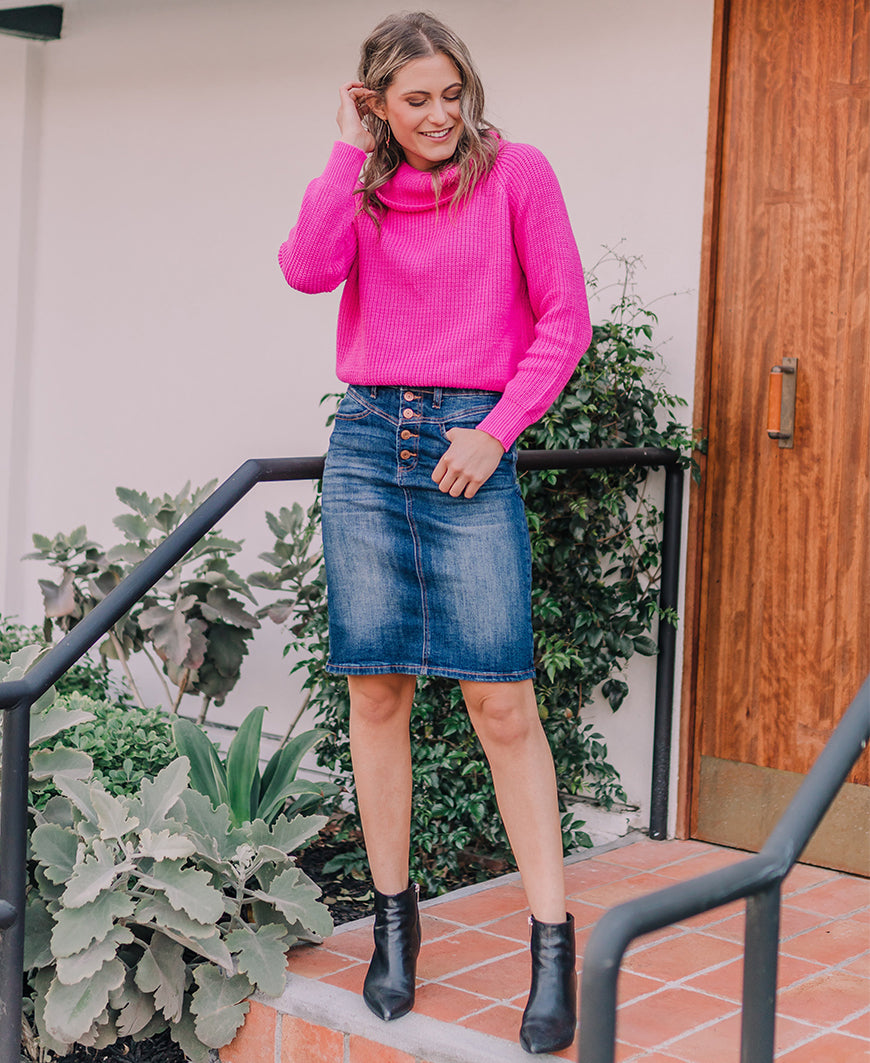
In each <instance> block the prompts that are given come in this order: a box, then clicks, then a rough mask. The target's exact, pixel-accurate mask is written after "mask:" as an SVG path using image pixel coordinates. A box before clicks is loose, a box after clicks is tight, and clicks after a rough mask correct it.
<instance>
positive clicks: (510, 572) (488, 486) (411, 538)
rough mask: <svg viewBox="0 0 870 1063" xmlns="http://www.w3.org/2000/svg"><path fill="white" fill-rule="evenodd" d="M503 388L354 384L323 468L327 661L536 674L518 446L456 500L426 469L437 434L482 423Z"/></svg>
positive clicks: (378, 670)
mask: <svg viewBox="0 0 870 1063" xmlns="http://www.w3.org/2000/svg"><path fill="white" fill-rule="evenodd" d="M409 395H410V396H411V398H408V397H407V396H409ZM499 398H500V395H499V394H498V393H497V392H490V391H474V390H465V389H456V388H411V387H408V388H404V387H376V388H368V387H357V386H352V387H350V388H349V389H348V392H347V394H346V395H345V397H344V399H343V400H342V402H341V405H340V406H339V409H338V413H337V415H336V419H335V425H334V428H333V432H332V436H331V439H330V443H329V453H328V454H327V459H326V468H325V471H324V479H323V546H324V555H325V559H326V579H327V589H328V602H329V641H330V657H329V663H328V665H327V668H328V670H329V671H330V672H332V673H334V674H341V675H377V674H382V673H401V674H405V675H439V676H446V677H450V678H453V679H473V680H482V681H490V682H498V681H506V680H519V679H529V678H532V677H533V676H534V665H533V653H534V649H533V641H532V621H531V553H530V549H529V532H528V526H527V524H526V517H525V511H524V509H523V502H522V498H521V496H520V491H519V487H518V485H517V476H516V447H515V446H514V447H511V449H510V450H508V451H507V452H506V453H505V455H504V457H503V458H502V460H501V462H500V464H499V466H498V468H497V469H496V470H495V472H494V473H493V475H492V476H491V477H490V479H489V480H488V481H487V482H486V483H485V484H484V485H483V486H482V487H481V488H480V490H479V491H478V493H477V494H476V495H475V497H474V498H472V499H467V498H452V497H451V496H450V495H448V494H444V493H442V492H441V491H440V490H439V489H438V486H437V485H436V484H435V483H434V482H433V481H432V479H431V476H432V471H433V469H434V468H435V465H436V464H437V462H438V460H439V458H440V457H441V455H442V454H443V453H444V451H445V450H446V449H447V447H448V445H449V443H448V440H447V439H446V438H445V434H446V433H447V432H448V431H449V430H450V429H451V428H476V427H477V425H478V424H479V423H480V422H481V420H482V419H483V418H484V417H485V416H486V415H487V413H489V411H490V410H491V409H492V407H493V406H494V405H495V403H496V402H497V401H498V399H499Z"/></svg>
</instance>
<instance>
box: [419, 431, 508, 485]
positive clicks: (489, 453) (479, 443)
mask: <svg viewBox="0 0 870 1063" xmlns="http://www.w3.org/2000/svg"><path fill="white" fill-rule="evenodd" d="M445 435H446V436H447V438H448V439H449V440H450V446H449V447H448V448H447V450H445V452H444V453H443V454H442V456H441V460H440V461H439V462H438V464H437V465H436V466H435V471H434V472H433V473H432V479H433V480H434V481H435V483H436V484H438V487H439V490H441V491H443V492H444V493H445V494H450V495H452V496H453V497H454V498H459V497H460V495H462V494H464V495H465V497H466V498H474V496H475V495H476V494H477V492H478V489H479V488H480V487H482V486H483V484H485V483H486V481H487V480H488V479H489V478H490V476H492V474H493V473H494V472H495V470H496V469H497V468H498V463H499V462H500V461H501V459H502V455H503V454H504V447H503V446H502V445H501V443H499V441H498V440H497V439H496V438H495V436H491V435H490V434H489V433H488V432H484V431H482V430H481V429H479V428H451V429H450V431H449V432H446V433H445Z"/></svg>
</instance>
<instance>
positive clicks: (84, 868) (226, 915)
mask: <svg viewBox="0 0 870 1063" xmlns="http://www.w3.org/2000/svg"><path fill="white" fill-rule="evenodd" d="M188 770H189V762H188V760H187V758H186V757H180V758H179V759H178V760H176V761H174V762H173V763H172V764H170V765H169V766H167V767H166V768H164V769H163V770H162V771H161V772H160V773H159V774H158V775H157V777H156V778H155V779H154V780H153V782H152V781H150V780H147V779H146V780H143V782H142V784H141V787H140V790H139V792H138V794H136V795H134V796H132V797H116V796H113V795H112V794H110V793H108V792H107V791H106V790H105V789H104V788H103V787H102V786H101V785H100V784H99V783H95V782H92V783H87V782H85V781H83V780H77V779H74V778H56V779H55V783H56V785H57V787H58V789H59V790H60V791H61V794H62V796H60V797H55V798H52V799H51V800H50V801H49V802H48V804H47V805H46V806H45V808H44V809H43V810H42V811H41V812H36V811H34V819H35V822H36V829H35V830H34V831H33V834H32V838H31V849H32V854H33V859H32V861H31V867H30V871H31V883H32V884H31V887H30V890H29V894H28V904H27V916H26V931H27V932H26V944H25V949H26V951H25V968H26V971H27V978H28V984H29V986H30V988H31V999H32V1011H33V1021H34V1023H35V1026H36V1030H37V1032H38V1037H39V1043H40V1044H41V1045H42V1046H43V1047H46V1048H48V1049H50V1050H51V1051H53V1052H56V1053H59V1054H64V1053H66V1052H67V1051H68V1050H69V1049H70V1048H71V1046H72V1045H73V1044H81V1045H85V1046H91V1047H95V1048H102V1047H105V1046H107V1045H109V1044H112V1043H114V1042H115V1041H116V1040H117V1039H118V1038H119V1037H126V1036H132V1037H133V1038H134V1039H136V1040H141V1039H144V1038H147V1037H152V1036H154V1035H156V1034H158V1033H161V1032H162V1031H163V1030H166V1029H168V1030H169V1033H170V1035H171V1036H172V1038H173V1039H174V1040H175V1041H176V1042H177V1043H178V1044H179V1045H180V1046H181V1048H182V1049H183V1051H184V1053H185V1055H186V1056H187V1058H188V1059H190V1060H192V1061H194V1063H206V1061H207V1060H208V1056H209V1053H208V1049H209V1048H220V1047H221V1046H222V1045H225V1044H227V1043H228V1042H229V1041H231V1040H232V1038H233V1037H234V1036H235V1033H236V1031H237V1029H238V1028H239V1026H240V1025H241V1023H242V1022H243V1021H244V1017H245V1014H246V1013H247V1010H248V1006H249V1005H248V1001H247V998H248V997H249V996H250V995H251V993H253V992H254V991H255V990H259V991H260V992H263V993H265V994H267V995H269V996H277V995H279V994H280V993H281V992H283V989H284V969H285V959H284V954H285V952H286V951H287V949H288V948H289V947H290V946H291V945H293V944H294V943H295V942H296V941H298V940H299V939H300V938H306V939H309V940H313V939H317V937H319V936H322V935H327V934H329V933H330V932H331V930H332V920H331V919H330V916H329V913H328V911H327V909H326V908H325V907H324V906H323V905H322V904H321V903H320V902H319V901H318V900H317V897H318V896H319V894H320V890H319V888H318V887H317V886H316V885H315V884H314V883H313V882H311V880H310V879H309V878H308V877H307V876H306V875H305V873H304V872H303V871H301V870H300V869H299V868H298V867H296V864H295V860H294V857H293V853H294V852H295V851H296V850H297V849H298V848H299V847H300V846H302V845H303V844H304V843H305V842H307V841H308V840H309V839H310V838H311V837H312V836H313V835H314V834H316V833H317V831H318V830H319V829H320V827H321V826H322V825H323V824H324V822H325V819H324V817H322V816H295V817H293V818H292V819H289V820H288V819H287V817H286V816H283V815H282V816H278V818H277V819H276V820H275V822H274V823H273V825H272V826H271V827H268V826H266V824H265V823H264V822H263V821H262V820H255V821H254V822H253V823H248V824H246V825H244V826H243V827H241V828H236V827H233V826H231V824H230V818H229V810H228V808H227V806H226V805H221V806H220V807H218V808H217V809H215V808H214V807H213V806H212V804H211V802H210V801H209V799H208V798H207V797H206V796H205V795H203V794H200V793H198V792H197V791H195V790H191V789H189V787H188V786H187V782H188Z"/></svg>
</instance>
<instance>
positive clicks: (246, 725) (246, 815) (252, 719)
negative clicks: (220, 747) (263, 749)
mask: <svg viewBox="0 0 870 1063" xmlns="http://www.w3.org/2000/svg"><path fill="white" fill-rule="evenodd" d="M265 711H266V707H265V705H259V706H257V708H256V709H254V710H253V711H252V712H249V713H248V715H247V716H246V717H245V718H244V720H242V725H241V727H239V729H238V731H237V732H236V734H235V737H234V738H233V740H232V742H231V743H230V748H229V750H228V751H227V765H226V771H227V796H228V798H229V806H230V814H231V815H232V817H233V823H234V824H235V825H236V826H239V824H241V823H249V822H250V821H251V820H252V819H253V818H254V816H255V815H256V808H257V805H258V804H259V796H260V767H259V765H260V735H261V733H262V729H263V714H264V713H265Z"/></svg>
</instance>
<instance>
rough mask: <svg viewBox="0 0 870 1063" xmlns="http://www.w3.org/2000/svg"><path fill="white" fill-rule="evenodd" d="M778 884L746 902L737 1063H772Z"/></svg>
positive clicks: (777, 931) (778, 906) (777, 940)
mask: <svg viewBox="0 0 870 1063" xmlns="http://www.w3.org/2000/svg"><path fill="white" fill-rule="evenodd" d="M781 888H782V887H781V883H780V882H775V883H774V884H773V885H772V886H768V888H767V889H765V890H761V891H760V892H759V893H756V894H753V895H752V896H751V897H748V898H747V900H746V937H745V943H744V948H743V1019H742V1025H741V1029H740V1063H773V1040H774V1026H775V1022H776V966H777V959H778V954H779V909H780V892H781Z"/></svg>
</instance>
